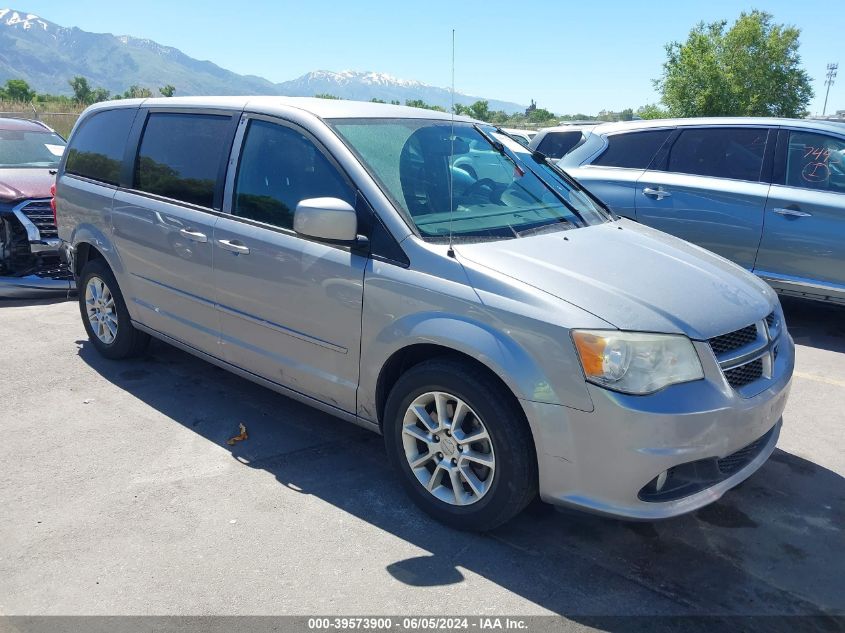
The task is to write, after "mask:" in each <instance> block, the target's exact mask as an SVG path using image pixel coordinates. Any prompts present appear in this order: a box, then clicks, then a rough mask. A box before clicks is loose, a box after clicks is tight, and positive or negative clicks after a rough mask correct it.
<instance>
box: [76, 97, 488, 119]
mask: <svg viewBox="0 0 845 633" xmlns="http://www.w3.org/2000/svg"><path fill="white" fill-rule="evenodd" d="M121 106H125V107H130V106H134V107H137V106H144V107H156V106H168V107H176V108H221V109H237V110H243V109H249V110H250V111H252V112H261V113H266V114H281V113H283V112H284V110H285V109H286V108H297V109H299V110H304V111H305V112H309V113H311V114H313V115H314V116H317V117H319V118H321V119H347V118H348V119H359V118H364V119H366V118H374V119H375V118H390V119H433V120H441V121H444V120H451V119H452V116H451V115H450V114H449V113H448V112H439V111H437V110H426V109H423V108H412V107H409V106H402V105H392V104H388V103H373V102H371V101H351V100H347V99H320V98H318V97H272V96H255V97H250V96H241V97H160V98H154V99H126V100H119V101H104V102H102V103H99V104H96V105H95V106H92V109H105V108H114V107H121ZM454 119H455V121H467V122H469V121H473V122H474V121H475V119H471V118H469V117H466V116H459V115H456V116H455V117H454Z"/></svg>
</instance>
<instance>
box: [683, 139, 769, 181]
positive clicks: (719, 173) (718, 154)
mask: <svg viewBox="0 0 845 633" xmlns="http://www.w3.org/2000/svg"><path fill="white" fill-rule="evenodd" d="M768 133H769V131H768V129H766V128H696V129H690V130H684V131H683V132H681V134H680V135H679V136H678V140H676V141H675V143H674V144H673V145H672V148H671V149H670V150H669V157H668V163H667V171H671V172H675V173H679V174H692V175H696V176H712V177H715V178H731V179H733V180H751V181H757V180H760V169H761V168H762V167H763V154H764V152H765V149H766V136H767V135H768Z"/></svg>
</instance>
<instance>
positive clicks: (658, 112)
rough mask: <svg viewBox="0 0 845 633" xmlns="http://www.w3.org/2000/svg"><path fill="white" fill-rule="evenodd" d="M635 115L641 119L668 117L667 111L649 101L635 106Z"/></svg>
mask: <svg viewBox="0 0 845 633" xmlns="http://www.w3.org/2000/svg"><path fill="white" fill-rule="evenodd" d="M637 116H638V117H640V118H641V119H666V118H669V112H668V111H667V110H664V109H663V108H661V107H660V106H659V105H657V104H656V103H649V104H647V105H644V106H640V107H639V108H637Z"/></svg>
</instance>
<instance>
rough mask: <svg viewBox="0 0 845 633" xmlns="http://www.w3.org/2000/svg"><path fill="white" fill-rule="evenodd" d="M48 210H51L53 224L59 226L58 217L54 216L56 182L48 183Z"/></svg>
mask: <svg viewBox="0 0 845 633" xmlns="http://www.w3.org/2000/svg"><path fill="white" fill-rule="evenodd" d="M50 210H51V211H52V212H53V224H55V225H56V226H57V227H58V226H59V218H58V217H56V184H55V183H53V184H52V185H50Z"/></svg>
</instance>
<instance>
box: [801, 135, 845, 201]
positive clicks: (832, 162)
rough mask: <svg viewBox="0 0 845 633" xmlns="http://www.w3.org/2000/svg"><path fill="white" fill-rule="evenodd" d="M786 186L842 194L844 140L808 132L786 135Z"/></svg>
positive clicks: (844, 190)
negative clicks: (787, 144)
mask: <svg viewBox="0 0 845 633" xmlns="http://www.w3.org/2000/svg"><path fill="white" fill-rule="evenodd" d="M786 184H787V185H789V186H790V187H802V188H804V189H816V190H819V191H833V192H836V193H845V140H842V139H839V138H834V137H832V136H826V135H824V134H813V133H811V132H790V133H789V148H788V150H787V154H786Z"/></svg>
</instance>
